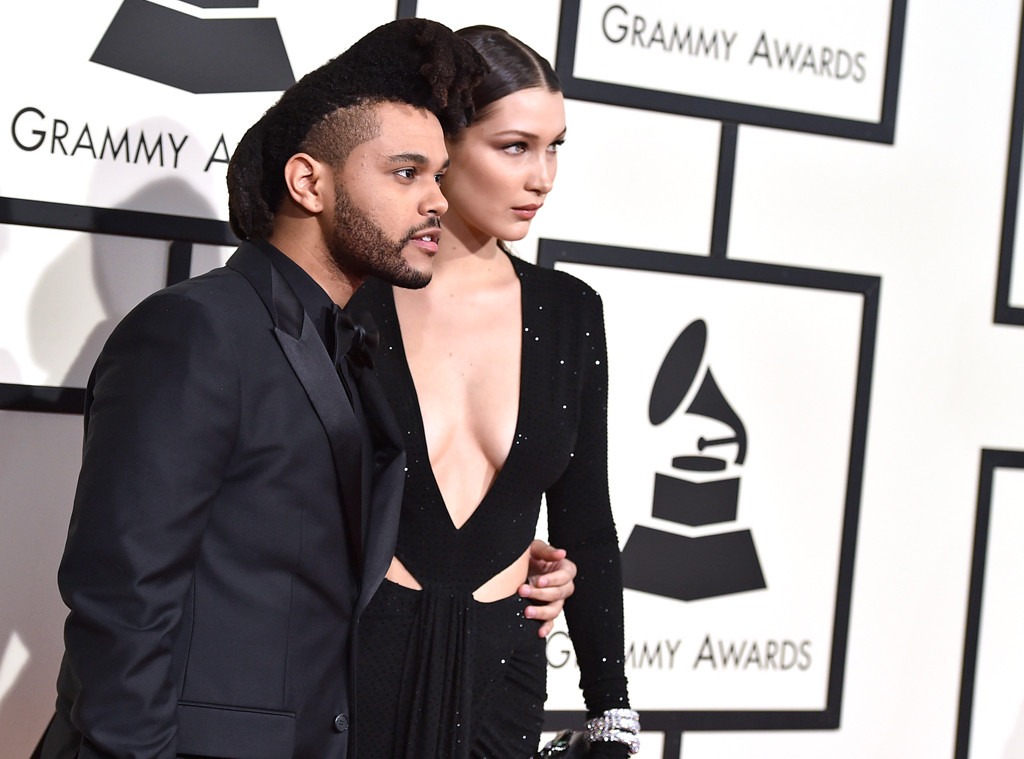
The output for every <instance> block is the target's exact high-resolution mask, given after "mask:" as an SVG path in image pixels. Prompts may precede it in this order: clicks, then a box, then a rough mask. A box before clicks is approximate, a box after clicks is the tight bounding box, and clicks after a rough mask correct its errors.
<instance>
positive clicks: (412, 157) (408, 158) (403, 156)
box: [388, 153, 452, 169]
mask: <svg viewBox="0 0 1024 759" xmlns="http://www.w3.org/2000/svg"><path fill="white" fill-rule="evenodd" d="M388 163H394V164H400V163H413V164H416V165H417V166H426V165H427V164H428V163H430V161H429V160H428V159H427V157H426V156H425V155H423V154H422V153H395V154H394V155H389V156H388ZM451 164H452V159H451V158H446V159H445V161H444V163H443V164H441V168H442V169H447V168H448V167H449V166H451Z"/></svg>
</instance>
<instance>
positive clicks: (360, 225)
mask: <svg viewBox="0 0 1024 759" xmlns="http://www.w3.org/2000/svg"><path fill="white" fill-rule="evenodd" d="M335 196H336V197H337V201H336V203H335V205H334V236H333V238H332V239H329V240H328V241H327V249H328V251H329V252H330V254H331V258H332V259H334V263H335V264H336V265H337V266H338V268H339V269H340V270H341V271H343V272H345V273H347V274H352V275H355V276H358V277H377V278H379V279H382V280H384V281H385V282H388V283H390V284H392V285H397V286H398V287H407V288H409V289H413V290H416V289H419V288H421V287H425V286H426V285H427V283H429V282H430V277H431V272H421V271H417V270H416V269H414V268H413V267H412V266H410V265H409V263H408V261H406V260H405V257H404V256H403V255H402V251H403V250H404V249H405V246H406V245H407V244H408V243H409V241H410V240H412V238H413V236H414V235H416V234H419V233H420V232H422V231H424V230H426V229H437V230H440V229H441V221H440V219H433V220H428V221H426V222H424V223H423V224H421V225H420V226H418V227H415V228H413V229H410V230H409V231H408V232H406V234H405V236H404V237H403V238H402V239H401V240H397V241H396V240H393V239H391V238H390V237H388V235H387V233H386V232H385V231H384V230H383V229H381V228H380V227H379V226H377V224H376V223H375V222H374V221H373V220H372V219H371V218H370V217H369V216H368V215H367V214H366V213H365V212H363V211H362V210H361V209H359V208H358V207H357V206H356V204H355V203H354V202H353V200H352V198H351V196H350V195H349V194H348V193H347V192H345V188H343V187H342V186H341V185H338V184H336V185H335Z"/></svg>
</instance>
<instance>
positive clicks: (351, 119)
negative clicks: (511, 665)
mask: <svg viewBox="0 0 1024 759" xmlns="http://www.w3.org/2000/svg"><path fill="white" fill-rule="evenodd" d="M482 67H483V64H482V61H481V60H480V59H479V57H478V56H477V54H476V53H475V52H474V51H473V49H472V48H471V47H470V46H469V45H468V44H467V43H465V42H462V41H461V40H459V39H458V38H456V37H455V36H454V35H453V34H452V33H451V32H450V31H449V30H448V29H446V28H445V27H443V26H441V25H439V24H434V23H433V22H428V21H425V20H418V19H416V20H414V19H408V20H403V21H396V22H393V23H392V24H387V25H385V26H383V27H380V28H379V29H377V30H375V31H373V32H371V33H370V34H369V35H367V36H366V37H364V38H363V39H362V40H360V41H359V42H357V43H356V44H355V45H354V46H353V47H352V48H351V49H350V50H348V51H347V52H346V53H344V54H342V55H341V56H339V57H338V58H336V59H334V60H333V61H330V62H328V63H327V64H325V65H324V66H323V67H321V68H320V69H318V70H316V71H314V72H312V73H311V74H309V75H307V76H306V77H304V78H303V79H302V80H301V81H299V82H298V83H297V84H296V85H294V86H293V87H292V88H290V89H289V90H288V91H287V92H285V93H284V95H282V97H281V99H280V100H279V101H278V103H277V104H275V105H274V106H273V107H272V108H271V109H270V110H268V111H267V113H266V114H264V116H263V117H262V118H261V119H260V121H259V122H257V124H256V125H254V126H253V127H252V129H250V130H249V132H247V133H246V135H245V137H244V138H243V140H242V142H241V144H240V145H239V146H238V149H237V150H236V152H235V155H234V156H233V158H232V163H231V166H230V169H229V176H228V184H229V195H230V211H231V223H232V227H233V228H234V230H235V232H236V234H238V236H239V237H240V238H242V239H245V240H247V241H248V242H246V243H244V244H243V245H242V246H241V247H240V248H239V249H238V251H237V252H236V253H235V255H234V256H232V258H231V260H230V261H229V262H228V264H227V266H226V267H224V268H221V269H217V270H215V271H213V272H211V273H209V274H207V275H204V276H202V277H198V278H196V279H193V280H190V281H188V282H185V283H182V284H180V285H176V286H174V287H171V288H168V289H167V290H164V291H161V292H159V293H157V294H155V295H153V296H151V297H149V298H148V299H146V300H145V301H144V302H143V303H142V304H140V305H139V306H138V307H137V308H136V309H135V310H134V311H133V312H132V313H131V314H129V315H128V316H127V317H126V318H125V319H124V321H123V322H122V323H121V324H120V325H119V326H118V327H117V329H116V330H115V331H114V333H113V334H112V335H111V338H110V340H109V341H108V343H107V345H106V347H105V348H104V350H103V353H102V354H101V356H100V358H99V359H98V361H97V363H96V367H95V369H94V371H93V376H92V377H91V379H90V384H89V389H88V394H87V409H86V437H85V446H84V455H83V462H82V471H81V474H80V478H79V486H78V491H77V493H76V497H75V506H74V511H73V514H72V518H71V525H70V529H69V533H68V542H67V546H66V549H65V554H64V558H63V560H62V563H61V568H60V573H59V585H60V589H61V593H62V596H63V598H64V601H65V603H66V604H67V605H68V607H69V609H70V614H69V615H68V619H67V623H66V627H65V642H66V653H65V657H64V661H63V663H62V667H61V673H60V677H59V680H58V703H57V706H58V708H57V715H56V717H55V718H54V721H53V723H52V725H51V727H50V729H49V730H48V732H47V735H46V736H45V738H44V742H43V746H42V756H43V757H44V758H46V759H50V758H52V757H74V756H78V757H82V758H83V759H84V758H89V759H91V758H93V757H126V758H128V757H130V758H132V759H143V758H147V759H148V758H150V757H153V758H159V759H169V758H171V757H175V756H179V755H190V756H206V757H245V758H246V759H261V758H262V759H283V758H285V757H299V758H302V759H305V758H306V757H308V758H309V759H335V758H337V759H344V758H345V757H347V756H349V740H350V733H351V731H350V729H349V728H350V726H353V727H354V726H355V724H356V720H357V716H356V715H355V714H353V711H352V700H351V694H352V691H353V682H352V672H353V666H352V662H353V661H354V654H353V649H354V646H355V645H356V644H357V643H358V622H359V617H360V614H361V612H362V610H363V609H364V608H365V606H366V603H367V602H368V600H369V598H370V597H371V596H372V595H373V593H374V591H375V590H376V588H377V586H378V585H379V583H380V582H381V580H382V578H383V576H384V573H385V571H386V570H387V567H388V564H389V562H390V560H391V557H392V555H393V552H394V543H395V533H396V529H397V524H398V507H399V503H400V498H401V490H402V484H403V479H404V472H403V467H404V455H403V453H402V451H401V433H400V431H399V430H398V429H396V425H395V423H394V420H393V418H392V416H391V414H390V410H389V409H388V408H387V406H386V403H385V402H384V399H383V396H382V394H381V391H380V390H379V388H378V386H377V384H376V382H375V380H374V377H373V373H372V371H371V370H370V367H371V366H372V357H371V348H372V342H373V339H372V336H371V333H369V332H367V330H366V329H365V328H364V327H363V326H360V325H358V324H354V323H353V322H352V320H351V319H350V318H349V317H348V315H347V314H345V313H344V312H343V311H342V310H341V309H340V308H339V306H344V305H345V304H346V302H347V301H348V299H349V296H350V295H351V294H352V292H353V291H354V290H355V289H356V288H358V287H359V285H360V284H361V283H362V282H363V280H364V279H365V278H366V277H368V276H371V275H374V276H379V277H381V278H383V279H385V280H387V281H390V282H392V283H394V284H397V285H400V286H406V287H421V286H423V285H425V284H426V283H427V282H428V281H429V279H430V274H431V257H432V255H433V253H434V252H435V251H436V248H437V236H438V233H439V221H438V218H439V217H440V216H441V214H443V213H444V211H445V210H446V208H447V204H446V202H445V200H444V197H443V196H442V195H441V193H440V190H439V188H438V183H437V180H438V177H439V176H440V175H441V174H442V173H443V171H444V169H445V166H446V165H447V154H446V151H445V146H444V133H445V132H448V133H452V132H454V131H455V130H457V129H458V128H459V127H460V126H461V125H462V123H463V121H464V119H465V117H466V113H467V109H468V108H469V107H470V106H469V103H470V101H469V97H468V95H469V90H470V88H471V86H472V85H473V83H474V82H475V81H476V79H477V77H478V76H479V75H480V74H481V73H482V71H483V68H482ZM559 558H560V554H558V553H556V552H553V551H552V550H550V549H548V550H547V551H543V550H542V551H539V554H538V561H537V562H536V563H535V567H537V566H540V567H541V569H540V571H541V572H544V571H546V570H547V569H551V568H552V566H554V567H555V568H556V569H559V564H558V561H557V560H558V559H559ZM544 559H548V560H549V561H548V562H547V563H546V564H547V566H544V565H545V562H544V561H543V560H544ZM572 573H573V572H572V570H571V568H570V570H569V572H568V574H567V573H566V572H564V571H555V572H554V573H553V574H550V575H549V576H548V580H549V581H550V582H551V584H554V585H562V587H560V588H555V589H554V590H548V591H537V590H534V591H533V593H531V595H532V596H533V597H535V598H538V599H540V600H548V598H555V597H557V596H559V595H561V594H563V593H564V592H565V591H566V588H568V589H569V590H570V591H571V574H572ZM567 581H568V582H567ZM542 584H543V583H542ZM560 608H561V605H560V603H557V604H554V605H553V606H552V607H535V608H534V611H535V612H536V613H537V614H536V615H537V616H540V617H541V618H543V619H550V618H551V617H552V616H554V613H553V612H556V611H557V610H558V609H560Z"/></svg>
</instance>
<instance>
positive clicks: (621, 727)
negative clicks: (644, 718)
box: [586, 709, 640, 754]
mask: <svg viewBox="0 0 1024 759" xmlns="http://www.w3.org/2000/svg"><path fill="white" fill-rule="evenodd" d="M586 727H587V739H588V740H590V741H591V742H597V741H604V742H615V743H624V744H626V746H627V747H628V748H629V753H630V754H635V753H636V752H638V751H639V750H640V738H639V737H637V733H639V732H640V715H639V714H637V713H636V712H635V711H633V710H632V709H608V710H607V711H605V712H604V713H603V714H601V716H600V717H594V718H593V719H588V720H587V724H586Z"/></svg>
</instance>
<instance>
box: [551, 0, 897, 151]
mask: <svg viewBox="0 0 1024 759" xmlns="http://www.w3.org/2000/svg"><path fill="white" fill-rule="evenodd" d="M580 1H581V0H562V14H561V20H560V22H559V30H558V54H557V56H556V61H555V70H556V72H557V73H558V78H559V80H560V81H561V83H562V88H563V90H564V91H565V95H566V97H570V98H573V99H575V100H587V101H590V102H595V103H606V104H608V105H620V106H625V107H628V108H641V109H644V110H648V111H661V112H664V113H675V114H679V115H683V116H696V117H699V118H705V119H714V120H716V121H725V122H733V123H738V124H754V125H757V126H767V127H775V128H777V129H788V130H793V131H798V132H809V133H812V134H824V135H831V136H834V137H844V138H847V139H853V140H865V141H868V142H882V143H887V144H892V142H893V139H894V137H895V132H896V105H897V100H898V95H899V81H900V67H901V63H902V56H903V29H904V24H905V20H906V14H907V3H906V0H892V5H891V12H890V19H889V40H888V45H887V46H886V51H887V54H886V67H885V84H884V88H883V95H882V113H881V119H880V120H879V121H877V122H870V121H858V120H855V119H846V118H839V117H835V116H826V115H822V114H814V113H807V112H802V111H792V110H786V109H782V108H770V107H766V106H759V105H752V104H749V103H738V102H733V101H728V100H717V99H714V98H707V97H697V96H694V95H683V94H678V93H674V92H664V91H661V90H651V89H644V88H640V87H629V86H625V85H621V84H612V83H610V82H599V81H593V80H588V79H577V78H576V76H575V75H574V74H573V67H574V64H575V57H576V31H577V27H578V26H579V11H580Z"/></svg>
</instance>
